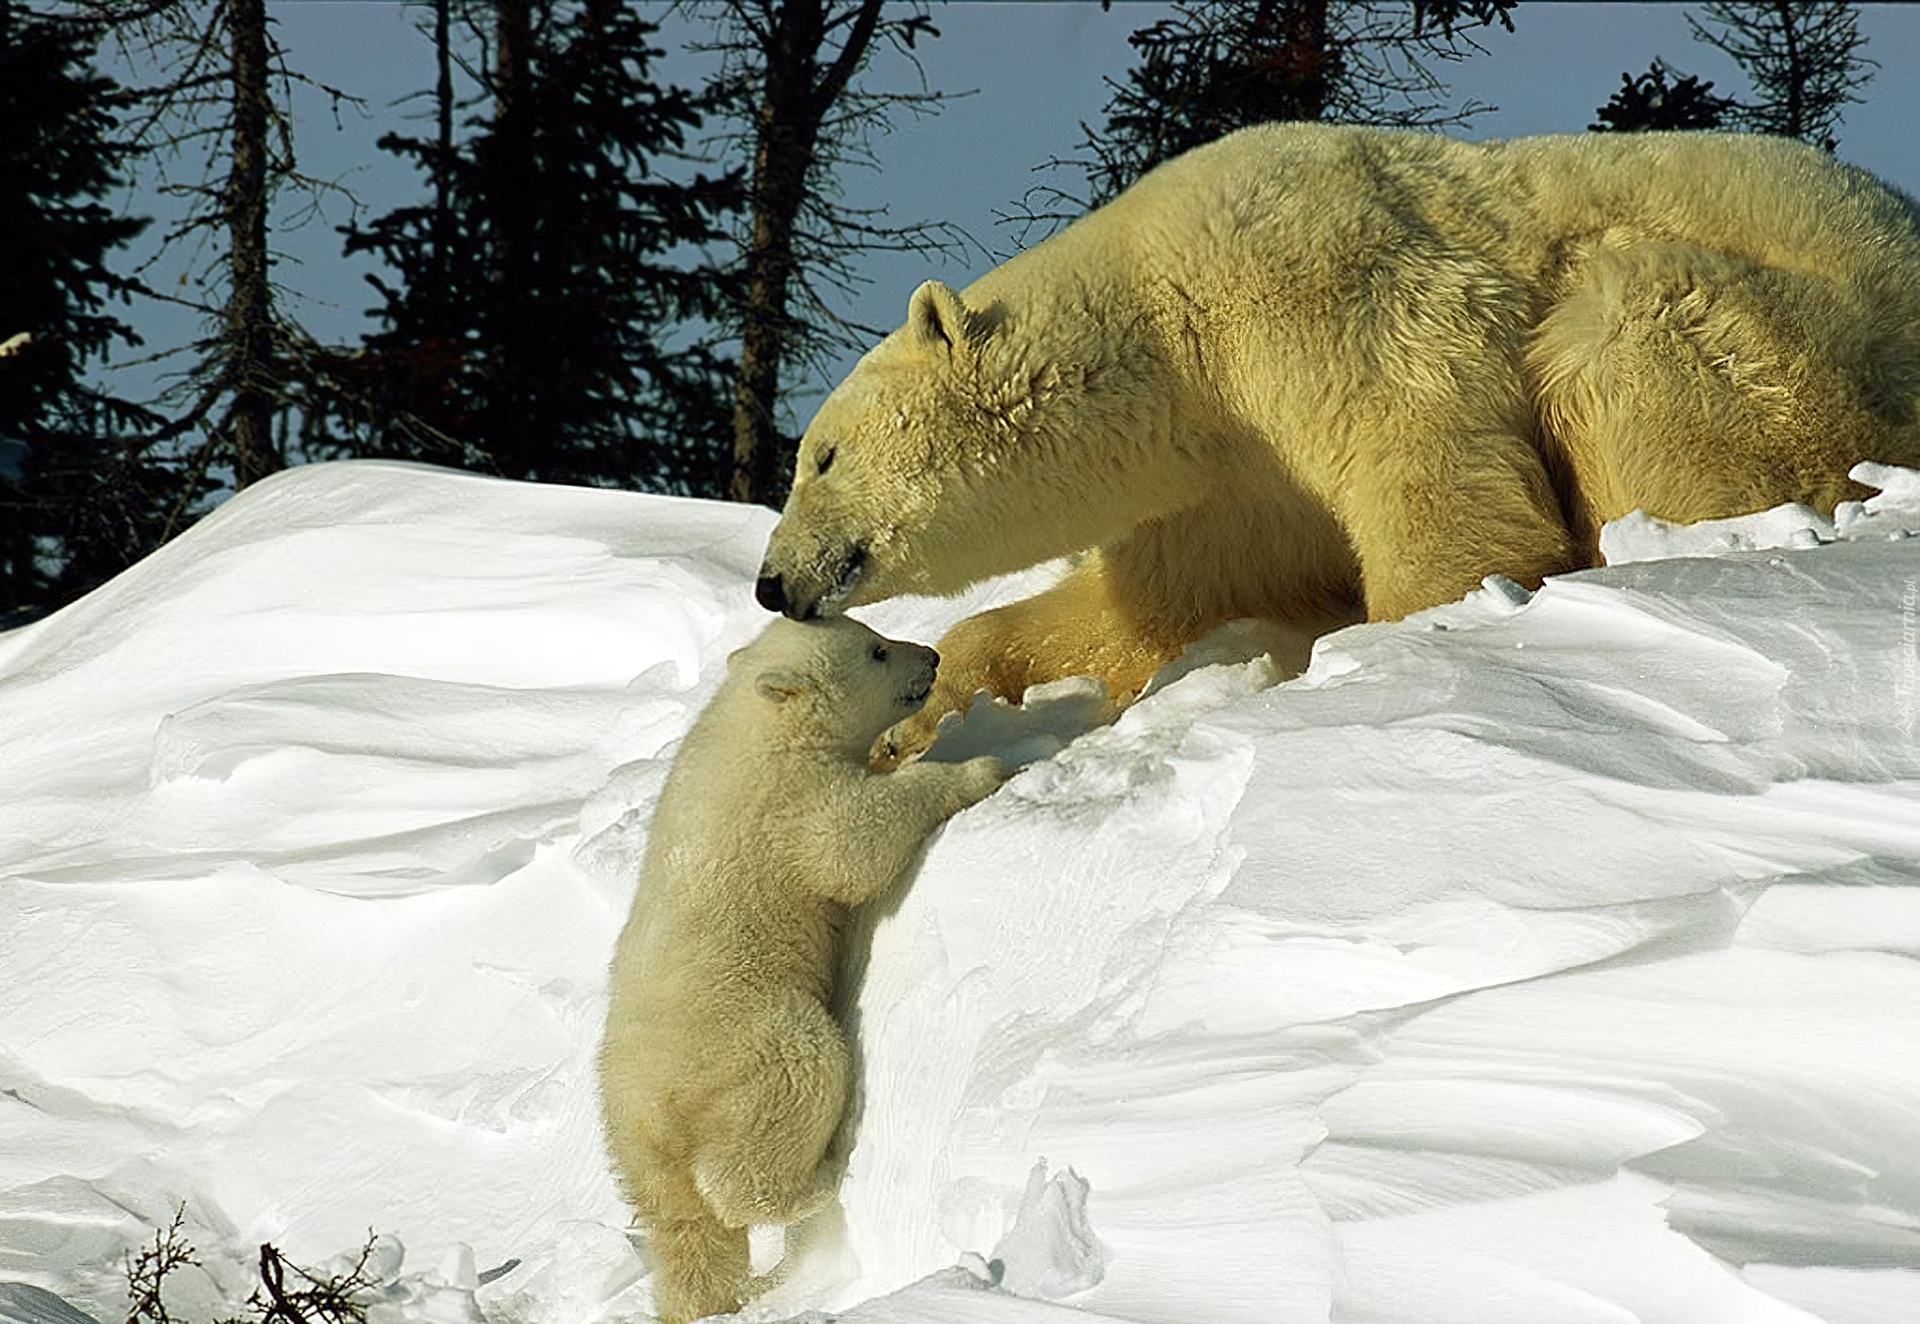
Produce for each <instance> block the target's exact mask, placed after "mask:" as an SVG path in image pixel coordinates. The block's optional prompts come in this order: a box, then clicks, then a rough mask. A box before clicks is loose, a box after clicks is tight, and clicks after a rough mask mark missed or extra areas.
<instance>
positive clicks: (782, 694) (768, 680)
mask: <svg viewBox="0 0 1920 1324" xmlns="http://www.w3.org/2000/svg"><path fill="white" fill-rule="evenodd" d="M753 688H754V689H755V690H756V691H758V692H759V695H760V697H761V698H763V699H766V700H768V701H770V702H772V703H785V702H786V701H787V700H788V699H794V698H798V697H799V696H800V695H802V694H804V693H806V689H807V678H806V677H805V676H802V675H801V674H800V673H799V672H797V671H763V672H761V673H760V674H759V675H758V676H757V677H755V678H754V682H753Z"/></svg>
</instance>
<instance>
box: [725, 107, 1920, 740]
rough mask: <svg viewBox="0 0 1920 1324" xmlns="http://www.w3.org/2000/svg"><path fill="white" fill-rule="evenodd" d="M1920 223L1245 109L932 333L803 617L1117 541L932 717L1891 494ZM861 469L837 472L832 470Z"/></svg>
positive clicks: (1742, 138) (848, 442) (809, 503)
mask: <svg viewBox="0 0 1920 1324" xmlns="http://www.w3.org/2000/svg"><path fill="white" fill-rule="evenodd" d="M1916 413H1920V217H1917V215H1916V209H1915V207H1914V204H1913V203H1912V202H1911V201H1910V200H1909V199H1907V198H1905V197H1904V196H1903V195H1901V194H1899V193H1897V192H1895V191H1894V190H1892V189H1890V188H1888V187H1886V186H1885V185H1883V184H1881V183H1879V182H1878V181H1876V180H1874V179H1873V178H1872V177H1870V176H1868V175H1867V174H1865V173H1864V172H1862V171H1859V170H1856V169H1853V168H1851V167H1848V166H1844V165H1841V164H1839V163H1837V162H1835V161H1834V160H1832V159H1831V158H1829V157H1827V156H1825V155H1824V154H1822V153H1821V152H1819V151H1817V150H1815V149H1813V148H1810V147H1806V146H1803V145H1801V144H1799V143H1795V142H1791V141H1787V140H1783V139H1778V138H1765V137H1759V136H1748V135H1713V134H1639V135H1612V134H1589V135H1583V136H1577V137H1548V138H1528V139H1517V140H1513V141H1510V142H1485V143H1463V142H1457V141H1454V140H1451V139H1448V138H1444V137H1440V136H1437V135H1430V134H1417V133H1406V132H1398V131H1391V130H1381V129H1363V128H1338V127H1331V126H1324V125H1309V124H1290V125H1267V126H1262V127H1258V128H1253V129H1247V130H1244V131H1242V132H1240V133H1237V134H1233V135H1231V136H1229V137H1227V138H1225V139H1222V140H1220V141H1219V142H1216V143H1213V144H1211V145H1209V146H1206V147H1202V148H1200V149H1198V150H1196V151H1193V152H1190V153H1188V154H1187V155H1185V156H1183V157H1181V158H1179V159H1177V160H1174V161H1171V162H1169V163H1167V164H1166V165H1163V166H1161V167H1160V168H1159V169H1157V170H1155V171H1153V172H1151V173H1150V174H1148V175H1147V176H1146V177H1145V178H1143V179H1142V180H1140V181H1139V182H1138V183H1137V184H1135V185H1134V186H1133V188H1131V189H1129V190H1128V191H1127V192H1126V193H1124V194H1122V195H1121V196H1120V197H1119V198H1117V199H1115V200H1114V201H1113V202H1111V203H1109V204H1108V205H1107V206H1105V207H1103V208H1101V209H1099V210H1098V211H1095V212H1092V213H1090V214H1089V215H1087V216H1085V217H1083V218H1081V219H1080V220H1079V221H1077V222H1075V223H1074V224H1073V225H1071V226H1069V227H1068V228H1067V229H1065V230H1064V231H1062V232H1061V233H1059V234H1057V235H1055V236H1053V237H1052V238H1050V239H1048V240H1047V241H1045V242H1044V243H1041V244H1039V245H1037V246H1035V247H1034V248H1033V249H1031V250H1029V251H1028V252H1026V253H1023V254H1021V255H1019V256H1018V257H1015V258H1013V259H1012V260H1010V261H1008V262H1006V263H1004V264H1002V265H1001V266H999V267H997V268H995V269H994V270H992V271H989V272H988V273H986V274H985V275H983V276H982V277H980V279H978V280H977V281H975V282H974V283H973V284H971V285H969V286H968V287H967V288H966V290H965V291H964V292H962V293H961V294H958V295H956V294H955V293H954V292H953V291H951V290H949V289H947V288H946V287H945V286H943V285H940V284H938V283H937V282H928V283H927V284H926V285H924V286H922V287H921V288H920V289H919V290H917V291H916V292H915V294H914V296H913V299H912V300H911V302H910V305H909V309H908V316H907V321H906V324H905V325H904V326H902V327H901V328H900V329H899V330H897V331H895V332H894V333H893V334H892V335H890V336H888V337H887V338H886V339H885V340H884V341H882V342H881V343H880V344H879V345H878V346H876V347H875V348H874V349H873V350H872V351H871V352H869V353H868V354H867V355H866V357H865V358H863V359H862V360H861V362H860V363H859V365H858V366H857V367H856V368H855V369H854V370H853V372H852V373H851V374H849V376H848V377H847V379H846V380H845V381H844V382H842V383H841V384H840V386H839V387H838V388H836V389H835V391H834V392H833V393H832V394H831V395H829V396H828V398H827V400H826V401H825V402H824V403H823V404H822V405H821V408H820V410H819V413H818V415H817V416H816V417H815V419H814V421H813V423H812V425H811V426H810V427H809V428H808V429H807V434H806V436H805V438H804V439H803V440H802V443H801V447H800V455H799V464H798V471H797V473H796V477H795V482H794V487H793V491H792V495H791V497H790V498H789V500H788V503H787V508H786V510H785V512H784V513H783V515H782V517H781V521H780V524H779V526H778V527H777V528H776V529H775V531H774V534H773V537H772V539H771V541H770V543H769V545H768V549H767V558H766V562H765V565H764V567H763V571H762V581H761V597H762V600H763V601H764V602H767V603H768V604H769V605H770V606H774V607H776V608H779V609H783V610H785V611H787V612H788V613H789V614H790V615H794V616H807V615H810V614H814V613H832V612H836V611H839V610H842V609H844V608H845V607H848V606H852V605H856V604H858V603H863V602H872V601H876V600H878V599H881V598H886V597H890V596H893V595H895V594H899V593H908V592H920V593H947V592H953V591H956V590H958V589H959V588H961V587H963V586H965V585H966V584H968V583H971V582H973V581H975V580H978V579H981V578H984V577H986V576H988V575H992V574H996V573H1000V572H1003V571H1007V570H1013V569H1017V568H1019V567H1022V566H1026V565H1031V564H1034V563H1036V562H1038V561H1041V560H1044V559H1047V558H1049V557H1053V556H1059V555H1063V554H1066V553H1072V552H1079V551H1082V550H1085V549H1094V550H1092V551H1091V553H1090V555H1089V556H1088V557H1087V558H1086V560H1085V563H1084V565H1083V566H1082V567H1081V568H1080V569H1079V570H1078V571H1077V572H1076V573H1075V574H1074V575H1073V576H1072V577H1071V579H1070V580H1069V581H1068V582H1067V583H1066V584H1063V585H1062V586H1060V587H1059V588H1057V589H1055V590H1053V591H1051V592H1050V593H1048V594H1043V595H1041V596H1040V597H1037V598H1034V599H1031V600H1029V601H1027V602H1024V603H1017V604H1014V605H1013V606H1012V607H1009V608H1006V609H1003V610H1001V611H999V612H993V613H987V614H985V615H983V616H980V617H975V618H973V619H971V620H968V621H963V622H961V623H960V624H959V625H958V626H956V627H955V628H954V630H953V632H952V633H950V634H949V635H948V637H947V639H945V640H943V641H942V643H941V649H942V651H943V653H944V654H945V655H946V657H947V664H946V666H945V667H944V668H943V669H942V673H941V680H940V684H939V686H938V688H937V689H936V691H935V694H934V696H933V698H932V700H931V701H930V702H929V703H928V705H927V707H926V708H925V709H924V710H923V711H922V712H921V714H920V715H919V716H918V717H917V718H916V719H914V721H913V722H912V723H910V724H908V726H907V727H905V728H903V729H902V731H901V732H900V733H898V735H899V738H900V741H901V742H903V743H904V744H906V745H907V746H909V747H910V746H913V745H916V744H919V743H924V741H925V738H926V735H927V733H928V732H929V731H930V730H931V727H932V724H933V722H934V721H935V719H937V718H938V716H939V715H940V714H941V713H942V712H944V711H946V710H947V709H949V708H952V707H955V706H957V705H959V704H962V703H964V702H965V701H966V698H967V697H968V696H969V695H970V694H971V693H972V692H973V690H974V689H975V688H976V687H979V686H985V687H986V688H989V689H991V690H993V691H994V692H996V693H998V694H1000V695H1002V696H1003V697H1007V698H1012V699H1017V698H1018V697H1019V696H1020V693H1021V689H1022V687H1024V686H1025V685H1027V684H1031V683H1037V682H1040V681H1045V680H1051V679H1055V678H1057V677H1059V676H1062V675H1070V674H1076V673H1079V672H1084V671H1092V672H1094V673H1095V674H1099V675H1102V676H1104V677H1106V678H1107V680H1108V682H1109V685H1110V686H1111V688H1112V689H1113V690H1114V692H1115V696H1116V698H1120V699H1125V698H1127V697H1129V696H1130V695H1131V694H1132V693H1133V692H1135V691H1136V690H1137V689H1138V687H1139V685H1140V684H1141V683H1142V682H1143V681H1144V679H1145V678H1146V677H1147V676H1149V675H1151V674H1152V672H1153V670H1154V669H1155V668H1157V667H1158V666H1159V665H1161V664H1162V663H1163V662H1165V661H1166V660H1168V659H1169V658H1171V657H1173V656H1175V655H1177V654H1178V652H1179V649H1180V647H1181V646H1182V645H1183V644H1184V643H1186V642H1188V641H1190V640H1191V639H1193V638H1195V637H1196V636H1198V635H1199V634H1201V633H1203V632H1205V631H1206V630H1207V629H1209V628H1211V627H1213V626H1214V625H1217V624H1219V623H1221V622H1222V621H1225V620H1229V619H1232V618H1234V617H1237V616H1257V617H1265V618H1268V619H1273V620H1278V621H1283V622H1287V623H1290V624H1292V625H1294V626H1297V627H1299V628H1300V629H1302V630H1305V631H1309V632H1313V631H1322V630H1325V629H1329V628H1333V627H1334V626H1337V625H1339V624H1342V623H1345V622H1347V621H1349V620H1353V619H1357V618H1359V617H1361V616H1364V617H1366V618H1368V619H1373V620H1385V619H1394V618H1397V617H1400V616H1404V615H1406V614H1407V613H1409V612H1413V611H1417V610H1420V609H1421V608H1424V607H1429V606H1433V605H1435V604H1438V603H1441V602H1447V601H1451V600H1454V599H1457V598H1459V597H1460V596H1461V595H1462V594H1464V593H1466V592H1467V591H1468V590H1470V589H1472V588H1473V587H1474V586H1475V585H1476V584H1478V583H1479V581H1480V579H1481V578H1482V577H1484V576H1485V575H1487V574H1490V573H1494V572H1499V573H1502V574H1505V575H1508V576H1510V577H1512V578H1514V579H1516V580H1519V581H1520V582H1522V583H1525V584H1529V585H1536V584H1538V583H1539V582H1540V579H1541V577H1542V576H1544V575H1548V574H1553V573H1555V572H1558V571H1564V570H1568V569H1572V568H1575V567H1579V566H1585V565H1590V564H1592V563H1593V562H1594V560H1595V558H1596V556H1597V540H1598V531H1599V526H1600V524H1601V523H1602V522H1604V521H1606V520H1608V519H1612V518H1615V517H1618V516H1620V515H1623V514H1625V513H1627V512H1628V511H1630V510H1632V509H1634V508H1635V507H1639V508H1641V509H1644V510H1646V511H1648V512H1649V513H1651V514H1654V515H1658V516H1661V517H1663V518H1667V519H1678V520H1697V519H1706V518H1716V517H1723V516H1729V515H1736V514H1741V513H1744V512H1747V511H1752V510H1756V509H1761V508H1765V507H1767V506H1770V505H1774V504H1777V503H1779V502H1782V501H1790V500H1795V501H1804V502H1807V503H1808V504H1810V505H1813V506H1816V507H1818V508H1820V509H1822V510H1830V509H1831V508H1832V506H1833V504H1834V502H1835V501H1837V500H1839V499H1841V498H1844V497H1848V496H1858V495H1861V494H1862V493H1861V491H1860V489H1858V488H1857V487H1856V486H1855V485H1853V484H1851V483H1849V482H1848V481H1847V479H1846V472H1847V470H1848V469H1849V468H1850V467H1851V466H1852V465H1853V464H1854V463H1856V462H1857V461H1860V460H1863V459H1874V460H1880V461H1884V462H1889V463H1895V464H1915V463H1920V422H1917V421H1916ZM823 460H826V461H827V464H826V467H825V469H824V471H823V470H822V467H821V466H822V461H823Z"/></svg>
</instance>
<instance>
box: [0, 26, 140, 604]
mask: <svg viewBox="0 0 1920 1324" xmlns="http://www.w3.org/2000/svg"><path fill="white" fill-rule="evenodd" d="M95 36H96V34H95V32H94V31H93V30H92V29H91V28H89V27H88V26H86V25H84V24H80V23H75V22H71V21H64V20H61V19H58V18H53V17H46V16H35V15H31V14H27V13H23V12H22V11H21V9H20V7H19V6H18V5H15V4H12V3H9V2H8V0H0V125H3V126H4V132H0V319H3V320H0V344H3V345H4V350H0V622H4V621H10V620H11V621H17V620H20V619H23V618H25V617H28V616H31V615H34V614H37V613H39V612H41V611H45V610H47V609H49V608H51V607H53V606H56V605H58V604H59V603H61V602H63V601H66V600H67V599H70V598H72V597H75V596H77V595H78V594H79V593H81V592H84V591H85V590H86V589H88V588H91V587H93V586H94V585H95V584H97V583H99V582H100V581H102V580H104V579H106V578H107V577H108V576H110V575H112V574H113V573H115V572H117V571H118V570H120V569H122V568H123V567H125V566H126V565H128V564H130V563H131V562H132V561H133V560H134V559H135V558H137V557H138V556H139V555H140V554H141V553H143V552H144V551H145V550H146V549H147V548H148V546H150V545H151V543H152V541H153V539H154V530H155V529H156V528H157V526H158V523H159V521H160V520H161V518H163V512H164V497H163V495H161V494H160V493H157V492H156V491H154V490H152V488H153V483H154V479H155V474H154V473H153V471H152V470H151V469H150V467H149V465H148V462H147V460H146V457H145V454H144V451H143V448H142V447H141V445H140V444H139V443H138V442H136V441H133V440H126V439H129V438H133V437H135V436H137V435H139V434H141V433H144V432H147V431H150V430H151V429H152V427H153V426H154V425H155V424H156V423H157V422H158V419H157V418H156V417H155V416H154V415H152V414H150V413H148V412H147V411H146V410H144V409H142V408H140V407H139V406H136V405H133V404H130V403H128V402H126V401H124V400H120V399H117V398H115V397H114V396H112V395H110V394H108V393H107V392H105V391H104V390H102V389H100V387H99V386H97V385H96V384H94V383H93V382H92V381H90V380H89V371H90V369H91V367H93V366H94V365H97V364H98V363H99V362H100V361H101V360H102V359H103V358H104V357H105V356H106V354H107V352H108V350H109V348H110V346H111V345H113V344H114V343H115V342H119V343H121V344H125V345H132V344H136V343H138V340H137V337H136V336H135V335H134V333H133V332H132V331H131V330H130V329H129V328H128V326H127V325H126V324H125V323H124V322H122V321H120V320H119V318H117V317H116V316H114V315H113V314H112V313H111V312H110V311H109V301H110V300H112V299H114V298H116V297H117V298H122V299H124V298H125V297H127V296H129V295H130V294H131V293H132V292H133V291H134V290H135V289H136V288H137V287H136V285H135V283H134V282H133V281H131V280H129V279H127V278H126V277H123V276H120V275H117V274H115V272H114V271H113V270H112V269H111V267H110V266H109V265H108V264H109V262H110V260H111V258H112V256H113V254H114V252H115V250H116V249H118V248H120V247H121V246H122V245H124V244H126V243H127V242H128V241H129V240H131V239H133V238H134V237H135V236H136V235H138V234H139V233H140V232H141V230H142V229H143V228H144V227H145V226H146V221H144V220H141V219H137V218H132V217H126V216H121V215H118V214H116V213H115V212H114V211H113V210H111V209H110V208H108V207H107V206H106V205H104V204H103V202H102V201H101V199H102V198H104V197H106V196H108V195H109V194H110V193H111V192H113V191H114V190H115V189H116V188H117V187H118V186H119V184H120V182H121V181H120V179H119V177H118V171H119V170H120V169H121V168H122V167H123V165H124V163H125V159H126V155H127V149H126V148H125V147H124V145H122V144H120V143H119V142H117V141H116V139H115V130H116V122H117V112H118V110H119V109H120V108H121V107H123V106H124V104H125V98H124V96H123V94H122V93H121V91H120V89H119V88H117V87H116V85H115V84H114V83H113V82H112V80H110V79H108V78H106V77H103V76H102V75H100V74H99V73H97V72H96V71H95V70H94V69H93V67H92V58H93V49H94V42H95Z"/></svg>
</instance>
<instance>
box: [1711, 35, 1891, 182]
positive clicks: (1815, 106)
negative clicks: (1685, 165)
mask: <svg viewBox="0 0 1920 1324" xmlns="http://www.w3.org/2000/svg"><path fill="white" fill-rule="evenodd" d="M1703 12H1704V14H1705V16H1706V22H1705V23H1702V22H1701V21H1700V20H1698V19H1696V18H1694V17H1692V16H1691V15H1689V16H1688V18H1687V22H1688V24H1689V25H1690V26H1691V27H1692V28H1693V35H1694V37H1695V38H1696V39H1697V40H1699V41H1704V42H1706V43H1707V44H1708V45H1709V46H1712V47H1714V48H1715V49H1717V50H1720V51H1723V52H1725V53H1726V54H1727V55H1730V56H1732V57H1733V59H1734V61H1735V62H1736V63H1738V64H1739V66H1740V67H1741V69H1742V70H1744V71H1745V73H1746V75H1747V78H1748V79H1749V80H1750V81H1751V82H1752V83H1753V90H1754V92H1755V93H1756V95H1755V97H1754V99H1753V100H1751V101H1743V102H1738V103H1736V104H1735V106H1734V108H1733V110H1732V111H1731V113H1730V115H1729V120H1728V122H1729V124H1730V125H1732V126H1734V127H1738V128H1742V129H1749V130H1752V131H1753V132H1755V133H1773V134H1779V135H1781V136H1783V137H1787V138H1798V139H1800V140H1801V141H1803V142H1809V143H1812V144H1813V145H1814V146H1816V147H1821V148H1824V149H1825V150H1827V151H1829V152H1831V151H1833V150H1834V149H1835V148H1837V147H1838V146H1839V145H1840V139H1839V136H1838V133H1837V130H1838V129H1839V127H1840V121H1841V118H1842V115H1843V112H1844V111H1845V108H1846V107H1847V106H1848V105H1849V104H1854V105H1857V104H1859V101H1860V98H1859V97H1857V96H1855V95H1854V93H1856V92H1858V91H1859V90H1860V89H1861V88H1862V87H1865V86H1866V84H1867V82H1868V80H1869V79H1871V78H1872V77H1873V74H1872V70H1873V69H1875V68H1877V67H1878V66H1877V65H1876V64H1875V63H1874V62H1873V61H1872V60H1869V59H1867V58H1866V57H1865V56H1863V55H1862V54H1861V50H1862V48H1863V47H1865V46H1866V44H1867V39H1866V38H1865V37H1863V36H1861V35H1860V10H1859V6H1858V5H1854V4H1846V3H1836V2H1835V0H1714V2H1713V3H1711V4H1708V5H1707V6H1705V8H1704V11H1703Z"/></svg>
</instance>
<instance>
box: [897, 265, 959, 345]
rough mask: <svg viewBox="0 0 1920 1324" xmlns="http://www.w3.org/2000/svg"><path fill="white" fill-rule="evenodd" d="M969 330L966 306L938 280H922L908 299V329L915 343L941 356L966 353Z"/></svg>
mask: <svg viewBox="0 0 1920 1324" xmlns="http://www.w3.org/2000/svg"><path fill="white" fill-rule="evenodd" d="M972 327H973V314H972V313H970V312H968V311H967V305H966V304H964V303H962V302H960V296H959V295H957V294H955V293H954V292H953V291H952V290H951V289H950V288H948V287H947V285H946V284H944V283H943V282H941V281H937V280H928V281H922V282H921V283H920V288H919V289H917V290H915V291H914V292H913V297H912V298H911V299H909V300H907V329H908V332H909V333H910V334H911V335H912V336H913V339H914V343H915V344H919V345H924V346H926V347H927V348H928V349H936V350H939V351H940V352H941V353H943V354H951V353H953V352H954V351H956V350H965V349H966V348H967V347H968V345H967V339H968V334H969V333H970V332H971V330H972Z"/></svg>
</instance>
